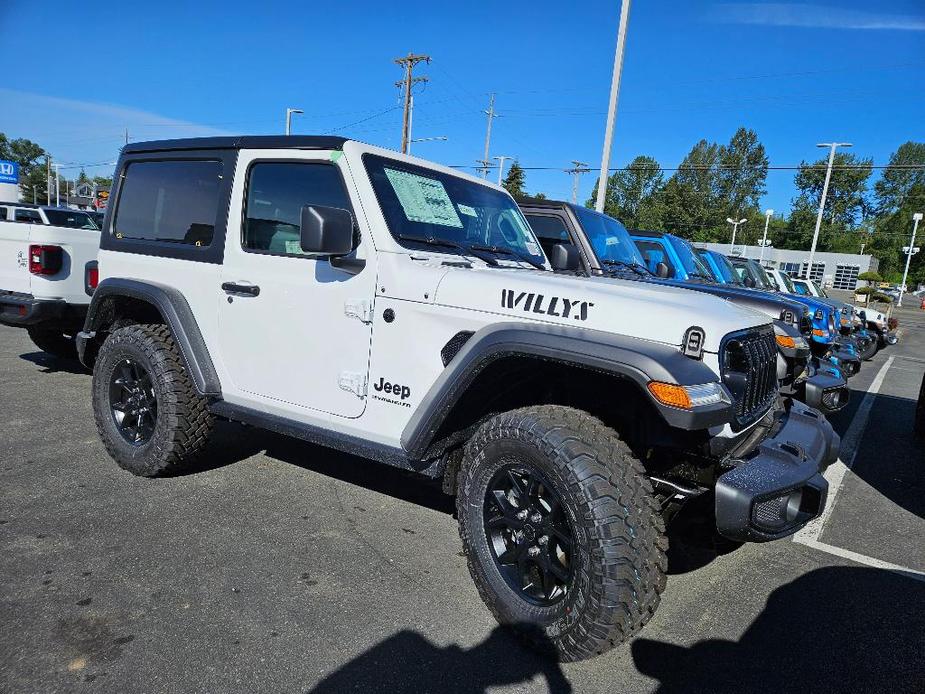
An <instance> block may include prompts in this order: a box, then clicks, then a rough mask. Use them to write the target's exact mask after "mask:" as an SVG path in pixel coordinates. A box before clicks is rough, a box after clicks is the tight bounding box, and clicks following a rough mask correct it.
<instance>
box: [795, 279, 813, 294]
mask: <svg viewBox="0 0 925 694" xmlns="http://www.w3.org/2000/svg"><path fill="white" fill-rule="evenodd" d="M793 288H794V289H795V290H796V293H797V294H800V295H802V296H809V295H810V294H809V288H808V287H807V286H806V284H805V283H803V282H794V283H793Z"/></svg>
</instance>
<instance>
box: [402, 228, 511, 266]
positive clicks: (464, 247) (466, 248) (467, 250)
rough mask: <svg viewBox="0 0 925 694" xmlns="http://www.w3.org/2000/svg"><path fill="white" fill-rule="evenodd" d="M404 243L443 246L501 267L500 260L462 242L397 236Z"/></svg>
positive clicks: (407, 235)
mask: <svg viewBox="0 0 925 694" xmlns="http://www.w3.org/2000/svg"><path fill="white" fill-rule="evenodd" d="M397 236H398V238H400V239H401V240H402V241H416V242H417V243H426V244H427V245H429V246H443V247H445V248H455V249H457V250H460V251H463V252H464V253H467V254H469V255H474V256H475V257H476V258H478V259H479V260H484V261H485V262H486V263H488V264H489V265H491V266H493V267H499V263H498V260H497V259H496V258H495V257H494V256H493V255H489V254H487V253H485V252H484V251H481V250H480V249H478V248H475V247H473V246H470V245H469V244H467V243H463V242H462V241H454V240H453V239H444V238H441V237H439V236H414V235H412V234H397Z"/></svg>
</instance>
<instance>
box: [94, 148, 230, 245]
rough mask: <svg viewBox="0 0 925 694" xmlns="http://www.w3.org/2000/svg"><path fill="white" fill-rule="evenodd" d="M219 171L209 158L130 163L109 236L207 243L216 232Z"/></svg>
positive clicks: (188, 243)
mask: <svg viewBox="0 0 925 694" xmlns="http://www.w3.org/2000/svg"><path fill="white" fill-rule="evenodd" d="M222 169H223V166H222V162H221V161H211V160H178V159H173V160H169V161H134V162H130V163H129V164H128V165H127V166H126V168H125V171H124V174H123V176H124V178H123V181H122V184H121V190H120V193H119V201H118V204H117V207H116V211H115V219H114V222H113V231H112V233H113V235H114V236H115V237H116V238H117V239H123V238H124V239H139V240H145V241H158V242H167V243H174V244H183V245H187V246H199V247H208V246H209V245H210V244H211V243H212V238H213V236H214V234H215V224H216V217H217V215H218V210H219V196H220V193H221V182H222Z"/></svg>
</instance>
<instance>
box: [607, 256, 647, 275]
mask: <svg viewBox="0 0 925 694" xmlns="http://www.w3.org/2000/svg"><path fill="white" fill-rule="evenodd" d="M601 262H602V263H603V264H604V265H607V266H608V267H623V268H626V269H627V270H631V271H632V272H635V273H636V274H637V275H641V276H643V277H649V276H650V275H651V274H652V273H651V272H649V269H648V268H647V267H644V266H643V265H640V264H639V263H628V262H626V261H625V260H611V259H609V258H607V259H605V260H601Z"/></svg>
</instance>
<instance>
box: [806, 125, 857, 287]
mask: <svg viewBox="0 0 925 694" xmlns="http://www.w3.org/2000/svg"><path fill="white" fill-rule="evenodd" d="M853 146H854V145H852V144H851V143H850V142H820V143H819V144H817V145H816V147H828V148H829V165H828V166H826V168H825V182H824V183H823V184H822V198H821V199H820V200H819V213H818V214H817V215H816V229H815V230H814V231H813V245H812V246H811V247H810V249H809V264H808V265H807V266H806V279H812V276H813V258H814V257H815V256H816V244H817V243H819V228H820V227H821V226H822V213H823V212H824V211H825V197H826V195H828V193H829V181H830V180H831V179H832V165H833V164H834V163H835V148H836V147H853Z"/></svg>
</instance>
